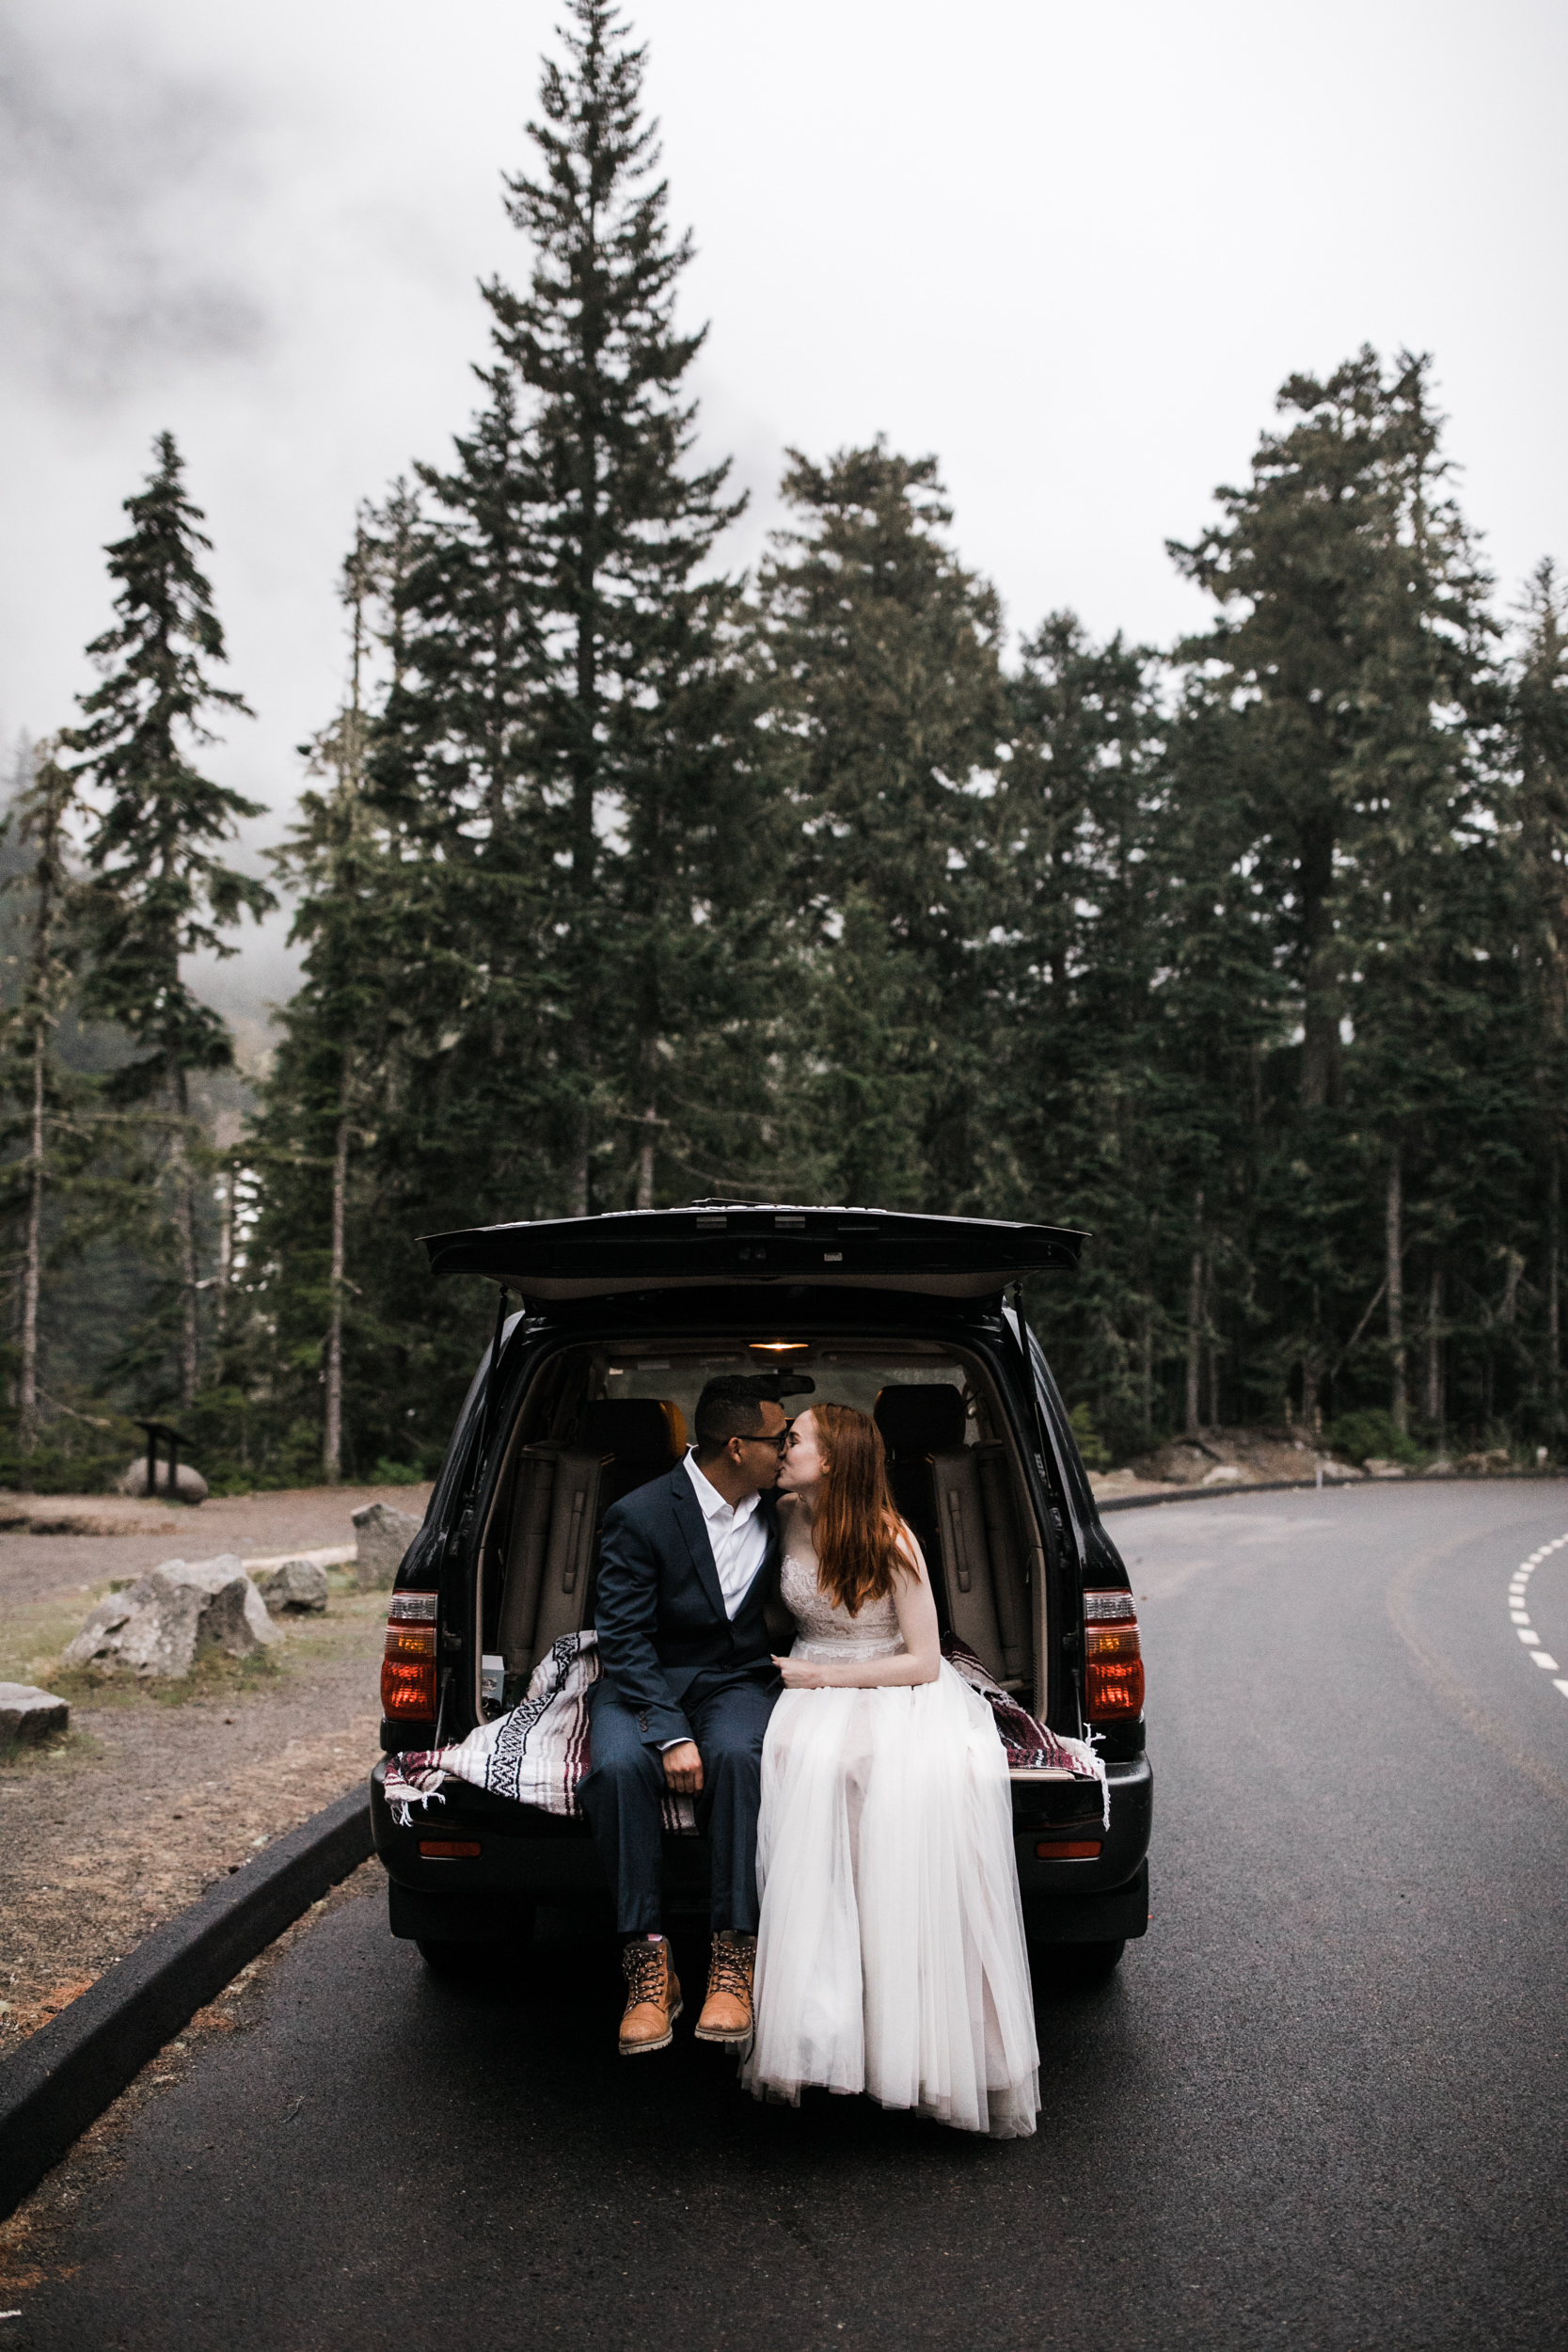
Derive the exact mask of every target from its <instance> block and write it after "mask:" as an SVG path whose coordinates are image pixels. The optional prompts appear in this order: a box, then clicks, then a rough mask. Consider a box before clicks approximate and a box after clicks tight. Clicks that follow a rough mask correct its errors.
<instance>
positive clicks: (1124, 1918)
mask: <svg viewBox="0 0 1568 2352" xmlns="http://www.w3.org/2000/svg"><path fill="white" fill-rule="evenodd" d="M385 1778H386V1766H385V1764H378V1765H377V1766H376V1768H375V1770H374V1772H372V1774H371V1820H372V1828H373V1832H374V1836H375V1850H376V1852H377V1853H378V1854H379V1855H380V1857H381V1860H382V1862H383V1864H384V1865H385V1867H386V1870H387V1875H388V1879H389V1880H390V1881H391V1929H392V1933H393V1934H394V1935H404V1936H418V1937H421V1938H423V1937H430V1938H433V1939H436V1940H442V1939H451V1940H457V1941H463V1942H467V1941H483V1940H488V1939H489V1938H491V1937H496V1938H503V1939H504V1938H505V1937H507V1936H509V1935H511V1934H514V1933H515V1932H516V1931H517V1930H518V1927H519V1925H520V1923H522V1922H523V1921H525V1920H526V1916H527V1913H528V1909H529V1907H530V1906H531V1904H534V1903H541V1902H543V1903H551V1904H567V1905H571V1906H574V1907H582V1908H587V1909H591V1910H594V1909H601V1908H602V1910H603V1911H604V1914H605V1916H606V1919H607V1922H608V1920H609V1919H610V1891H609V1888H608V1887H607V1885H606V1883H605V1876H604V1871H603V1868H602V1867H601V1866H600V1862H599V1857H598V1852H597V1850H596V1849H595V1847H594V1840H593V1836H592V1835H591V1833H590V1831H589V1827H588V1824H587V1822H586V1821H583V1820H565V1819H562V1818H561V1817H560V1816H557V1815H555V1814H547V1813H538V1812H535V1811H534V1810H533V1808H532V1807H531V1805H519V1804H513V1803H512V1802H511V1801H510V1799H508V1798H505V1797H494V1796H491V1795H489V1794H488V1793H487V1791H485V1790H484V1789H483V1788H468V1787H467V1786H466V1785H465V1784H464V1783H463V1782H461V1781H448V1783H447V1785H446V1787H445V1788H443V1789H442V1790H441V1792H440V1794H441V1801H440V1802H439V1803H436V1802H435V1801H433V1802H432V1803H430V1804H428V1805H419V1806H416V1807H414V1808H413V1818H412V1822H411V1825H410V1826H409V1827H408V1828H407V1829H401V1828H399V1826H398V1825H397V1823H396V1822H395V1821H394V1820H393V1819H392V1815H391V1808H390V1807H389V1806H388V1803H387V1797H386V1792H385V1789H384V1787H383V1782H384V1780H385ZM1108 1785H1109V1788H1110V1796H1111V1820H1110V1826H1109V1828H1106V1829H1101V1820H1100V1815H1099V1810H1098V1806H1097V1807H1096V1810H1095V1813H1094V1816H1093V1818H1092V1820H1085V1821H1083V1822H1082V1823H1079V1822H1077V1821H1076V1820H1074V1821H1071V1822H1067V1821H1064V1820H1062V1819H1061V1806H1062V1803H1063V1801H1064V1800H1066V1799H1068V1798H1069V1790H1068V1788H1066V1787H1064V1785H1063V1784H1060V1783H1057V1784H1055V1785H1054V1786H1050V1785H1048V1788H1047V1790H1046V1791H1044V1792H1041V1793H1040V1796H1039V1818H1038V1819H1037V1820H1034V1821H1032V1822H1030V1821H1028V1820H1027V1812H1028V1809H1029V1802H1030V1797H1029V1794H1026V1795H1025V1796H1023V1797H1019V1796H1016V1795H1015V1801H1014V1814H1015V1833H1016V1834H1015V1836H1014V1840H1013V1851H1014V1852H1015V1854H1016V1856H1017V1861H1018V1882H1019V1891H1020V1893H1021V1895H1022V1899H1023V1916H1024V1924H1025V1926H1026V1928H1027V1930H1028V1932H1029V1935H1030V1938H1031V1940H1032V1941H1035V1942H1039V1943H1069V1944H1078V1943H1100V1942H1106V1943H1110V1942H1120V1941H1122V1940H1124V1939H1126V1938H1128V1937H1131V1936H1136V1935H1142V1934H1143V1933H1144V1931H1145V1930H1146V1928H1147V1927H1148V1861H1147V1856H1148V1836H1149V1826H1150V1821H1151V1819H1152V1812H1153V1776H1152V1774H1151V1773H1150V1771H1149V1767H1148V1758H1147V1756H1139V1757H1137V1758H1136V1759H1133V1760H1132V1761H1129V1762H1127V1763H1122V1764H1112V1765H1110V1766H1109V1767H1108ZM1030 1793H1032V1792H1030ZM1095 1793H1096V1796H1098V1791H1096V1792H1095ZM1070 1799H1071V1803H1072V1804H1073V1807H1074V1811H1075V1812H1076V1811H1081V1810H1082V1808H1083V1804H1084V1802H1085V1792H1084V1791H1083V1790H1082V1788H1081V1785H1080V1787H1078V1788H1073V1789H1072V1790H1071V1791H1070ZM1069 1827H1070V1829H1071V1832H1072V1835H1073V1836H1074V1837H1078V1836H1082V1837H1083V1838H1084V1839H1085V1840H1088V1841H1092V1840H1093V1839H1094V1838H1095V1837H1097V1836H1098V1837H1099V1839H1100V1842H1101V1851H1100V1853H1099V1855H1098V1856H1096V1857H1095V1858H1094V1859H1092V1860H1085V1861H1075V1862H1042V1861H1040V1860H1039V1859H1038V1858H1037V1854H1036V1851H1035V1849H1036V1846H1037V1844H1038V1843H1040V1842H1041V1841H1042V1837H1043V1836H1050V1837H1056V1838H1059V1837H1060V1836H1062V1834H1063V1832H1064V1830H1066V1829H1068V1828H1069ZM431 1838H439V1839H443V1840H445V1839H469V1840H472V1841H475V1842H477V1843H478V1844H479V1845H480V1846H481V1847H482V1849H483V1851H481V1852H480V1853H479V1854H477V1855H473V1856H465V1857H459V1858H450V1859H449V1858H445V1857H443V1858H439V1859H437V1858H436V1857H433V1856H429V1855H425V1854H421V1853H420V1840H421V1839H431ZM664 1878H665V1898H666V1900H667V1902H668V1904H669V1906H670V1909H671V1911H672V1913H676V1914H678V1913H680V1912H684V1911H691V1912H698V1913H701V1914H703V1915H706V1911H707V1900H708V1851H707V1841H706V1839H705V1838H702V1837H666V1839H665V1841H664Z"/></svg>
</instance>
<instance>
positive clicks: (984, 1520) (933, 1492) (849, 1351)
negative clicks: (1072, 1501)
mask: <svg viewBox="0 0 1568 2352" xmlns="http://www.w3.org/2000/svg"><path fill="white" fill-rule="evenodd" d="M782 1366H787V1367H788V1368H789V1370H790V1371H792V1372H794V1373H795V1374H796V1375H799V1376H800V1377H802V1378H803V1379H809V1380H811V1381H812V1382H814V1383H815V1391H814V1392H813V1393H811V1394H806V1393H797V1394H793V1395H789V1396H787V1397H786V1398H785V1408H786V1410H787V1411H789V1412H790V1413H792V1414H793V1413H795V1412H799V1411H801V1410H803V1409H804V1408H805V1407H806V1406H809V1405H810V1404H812V1403H813V1402H816V1401H820V1402H823V1403H835V1404H844V1405H852V1406H856V1407H857V1408H858V1409H859V1410H861V1411H863V1412H870V1413H871V1414H873V1416H874V1417H875V1420H876V1422H877V1425H878V1427H879V1430H880V1431H881V1434H882V1438H883V1442H884V1444H885V1445H886V1448H887V1455H888V1470H889V1479H890V1484H891V1486H892V1489H893V1495H894V1500H895V1503H896V1505H897V1507H898V1509H899V1511H900V1512H901V1513H902V1515H903V1517H904V1518H905V1519H906V1520H907V1521H908V1522H909V1524H910V1526H911V1528H912V1530H913V1531H914V1534H915V1536H916V1538H917V1540H918V1541H919V1543H920V1546H921V1549H922V1550H923V1552H924V1554H925V1557H926V1561H927V1568H928V1570H929V1573H930V1577H931V1583H932V1588H933V1591H934V1593H935V1596H936V1602H937V1611H938V1614H939V1616H940V1618H941V1621H942V1629H943V1632H944V1633H947V1632H950V1633H952V1634H953V1635H955V1636H957V1638H958V1640H960V1641H962V1642H964V1643H966V1644H967V1645H968V1646H969V1647H970V1648H971V1649H972V1650H973V1651H974V1653H975V1655H976V1657H977V1658H978V1659H979V1660H980V1661H981V1663H982V1664H983V1665H984V1666H985V1667H986V1668H987V1670H988V1672H990V1674H991V1675H993V1676H994V1677H995V1678H996V1680H997V1681H998V1682H1001V1683H1003V1684H1004V1685H1005V1686H1006V1688H1007V1689H1009V1690H1012V1691H1016V1692H1020V1693H1021V1694H1022V1697H1023V1700H1024V1703H1025V1705H1028V1704H1029V1703H1030V1699H1031V1696H1032V1693H1033V1690H1034V1684H1035V1675H1036V1663H1035V1661H1036V1660H1037V1658H1038V1657H1039V1656H1040V1655H1041V1654H1042V1633H1041V1628H1040V1626H1039V1622H1038V1611H1039V1609H1040V1608H1041V1607H1042V1605H1043V1595H1044V1590H1045V1579H1044V1553H1043V1550H1042V1548H1041V1541H1040V1535H1039V1531H1038V1529H1037V1526H1036V1524H1035V1520H1034V1515H1033V1509H1032V1506H1031V1503H1030V1501H1029V1497H1028V1491H1027V1488H1026V1486H1025V1484H1024V1481H1023V1478H1022V1466H1021V1463H1020V1460H1019V1456H1018V1452H1017V1441H1016V1438H1015V1436H1014V1434H1013V1432H1012V1430H1011V1429H1010V1427H1009V1425H1008V1423H1007V1422H1006V1416H1005V1415H1004V1414H1003V1412H1002V1411H1001V1409H1000V1406H999V1403H998V1400H997V1398H996V1396H995V1393H994V1391H993V1389H992V1386H991V1383H990V1377H989V1375H987V1373H986V1371H985V1368H984V1366H983V1364H981V1363H980V1362H979V1361H978V1360H977V1359H969V1358H967V1357H965V1356H964V1355H963V1354H961V1352H959V1351H958V1350H954V1349H950V1348H948V1347H946V1346H943V1345H941V1344H938V1343H925V1342H921V1341H918V1340H911V1339H910V1338H908V1337H907V1336H902V1335H901V1336H899V1337H898V1338H896V1339H890V1340H888V1341H885V1342H879V1341H878V1340H876V1339H875V1338H870V1337H867V1338H861V1337H857V1338H856V1339H855V1340H854V1341H853V1342H828V1341H813V1342H802V1341H761V1342H758V1343H754V1345H752V1347H750V1348H744V1347H737V1348H736V1349H733V1350H730V1351H727V1352H726V1351H724V1350H721V1349H716V1348H715V1347H714V1346H713V1345H712V1344H711V1343H694V1342H692V1341H691V1340H689V1339H686V1340H684V1341H682V1340H678V1339H671V1340H670V1341H668V1342H663V1343H661V1342H659V1341H657V1339H643V1338H639V1339H637V1340H636V1341H631V1340H628V1341H626V1343H624V1344H620V1345H617V1344H613V1343H611V1344H608V1345H607V1344H606V1343H597V1344H594V1345H584V1344H578V1345H571V1344H567V1345H564V1346H562V1348H560V1349H559V1350H557V1351H556V1352H555V1353H554V1354H552V1355H551V1356H550V1357H549V1358H548V1359H546V1362H545V1363H544V1364H543V1365H542V1366H541V1367H540V1369H539V1371H538V1373H537V1374H536V1375H535V1376H534V1378H533V1380H532V1382H531V1386H530V1387H529V1389H528V1391H527V1392H526V1394H525V1395H524V1398H523V1401H522V1405H521V1408H520V1410H519V1412H518V1414H517V1417H516V1420H515V1423H514V1426H513V1429H512V1432H511V1435H510V1438H509V1440H508V1445H507V1452H506V1457H505V1460H504V1463H503V1465H502V1469H501V1473H500V1476H499V1480H498V1482H497V1486H496V1488H495V1493H494V1499H493V1502H492V1504H491V1508H490V1512H489V1515H488V1518H487V1521H486V1526H485V1532H484V1540H483V1545H482V1547H481V1554H480V1559H481V1565H480V1576H481V1590H480V1596H479V1622H480V1626H481V1629H482V1632H483V1642H482V1645H481V1646H482V1648H483V1652H484V1653H485V1654H486V1656H487V1658H488V1659H489V1660H490V1661H491V1664H492V1677H490V1678H487V1679H486V1681H485V1682H484V1685H483V1700H481V1699H480V1697H479V1694H478V1693H477V1692H476V1704H478V1705H479V1707H480V1712H481V1715H482V1717H483V1716H484V1715H491V1716H493V1715H495V1714H496V1713H498V1712H499V1711H500V1709H501V1708H502V1707H503V1706H505V1707H511V1706H515V1704H516V1703H517V1701H518V1700H519V1699H520V1698H521V1697H522V1695H523V1693H524V1692H525V1690H526V1688H527V1684H528V1677H529V1674H530V1672H531V1668H532V1667H533V1666H534V1664H535V1663H536V1662H537V1661H538V1660H539V1659H540V1658H542V1657H543V1656H544V1655H545V1653H546V1651H547V1650H548V1648H549V1646H550V1645H551V1644H552V1643H553V1642H555V1641H557V1640H559V1639H560V1637H561V1636H562V1634H563V1633H571V1632H576V1631H577V1630H578V1629H581V1628H583V1627H587V1626H591V1625H592V1624H593V1621H594V1581H595V1573H596V1568H597V1560H598V1546H599V1536H600V1531H601V1528H602V1526H603V1521H604V1516H605V1513H606V1512H607V1511H608V1510H609V1509H610V1505H611V1504H612V1503H614V1502H619V1501H620V1500H621V1498H622V1497H623V1496H625V1495H627V1494H630V1493H632V1492H633V1491H634V1490H635V1489H636V1488H637V1487H639V1486H643V1485H645V1484H646V1483H647V1482H648V1481H649V1480H650V1479H654V1478H658V1477H661V1476H663V1475H664V1474H665V1473H667V1472H668V1471H669V1470H673V1468H674V1466H675V1465H676V1463H678V1462H679V1461H680V1460H681V1458H682V1456H683V1454H685V1452H686V1446H687V1430H688V1426H689V1420H690V1416H691V1414H692V1413H693V1412H694V1410H695V1407H696V1402H697V1398H698V1396H699V1394H700V1393H701V1391H702V1388H703V1385H704V1383H705V1381H706V1380H707V1379H708V1378H710V1377H711V1376H712V1375H714V1374H716V1373H720V1372H728V1371H742V1370H755V1369H768V1370H773V1369H779V1368H781V1367H782ZM495 1661H499V1673H496V1672H495V1671H494V1668H495ZM478 1665H479V1661H477V1660H476V1672H477V1671H478Z"/></svg>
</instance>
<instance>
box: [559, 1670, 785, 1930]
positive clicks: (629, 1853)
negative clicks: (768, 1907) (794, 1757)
mask: <svg viewBox="0 0 1568 2352" xmlns="http://www.w3.org/2000/svg"><path fill="white" fill-rule="evenodd" d="M778 1695H779V1681H778V1676H777V1670H776V1669H775V1668H774V1667H773V1666H772V1665H770V1664H769V1665H768V1666H767V1667H766V1668H765V1669H757V1668H752V1669H751V1670H749V1671H747V1670H742V1671H740V1672H736V1671H735V1670H733V1669H730V1670H726V1669H722V1668H714V1669H713V1670H712V1671H710V1672H708V1673H705V1674H701V1675H699V1676H698V1677H697V1678H696V1680H695V1681H694V1682H693V1683H692V1684H691V1685H690V1686H689V1689H688V1690H687V1691H686V1692H685V1693H684V1694H683V1696H682V1699H681V1708H682V1711H683V1713H684V1714H685V1716H686V1720H687V1722H688V1723H689V1724H690V1725H691V1732H692V1737H693V1738H694V1740H696V1742H697V1751H698V1754H699V1755H700V1756H701V1757H702V1759H703V1793H702V1795H701V1796H700V1797H699V1798H698V1799H697V1827H698V1828H699V1829H700V1830H701V1831H702V1832H703V1834H704V1836H705V1837H706V1838H707V1841H708V1848H709V1851H710V1853H711V1855H712V1861H713V1900H712V1906H711V1916H712V1920H713V1925H714V1927H715V1928H716V1929H719V1928H741V1929H744V1930H745V1931H747V1932H748V1933H751V1934H754V1933H755V1931H756V1924H757V1814H758V1811H759V1810H760V1806H761V1800H762V1742H763V1739H764V1736H765V1735H766V1733H767V1730H768V1716H769V1715H770V1714H771V1713H772V1712H773V1702H774V1701H775V1699H776V1698H777V1697H778ZM588 1705H589V1719H590V1724H591V1726H592V1728H591V1731H590V1734H589V1739H590V1745H591V1748H592V1754H593V1764H592V1769H591V1770H590V1771H589V1772H588V1773H587V1775H586V1776H585V1778H584V1779H583V1781H582V1784H581V1789H580V1794H581V1797H582V1809H583V1811H584V1812H585V1813H586V1814H587V1816H588V1819H589V1821H590V1823H591V1825H592V1827H593V1831H594V1844H595V1845H596V1846H597V1847H598V1850H599V1858H600V1860H601V1861H602V1862H603V1864H604V1869H605V1876H606V1878H607V1879H608V1880H609V1882H610V1885H611V1886H612V1887H613V1888H614V1890H615V1915H616V1923H617V1925H618V1926H619V1927H620V1928H621V1930H622V1931H623V1932H624V1933H626V1934H627V1935H632V1934H636V1933H637V1932H639V1931H643V1930H648V1929H657V1928H661V1927H662V1926H663V1924H664V1921H663V1910H664V1901H663V1898H664V1843H663V1831H662V1828H661V1825H660V1821H659V1798H660V1795H661V1793H662V1791H663V1788H664V1785H665V1783H664V1758H663V1756H661V1755H660V1753H659V1751H658V1749H657V1747H650V1746H649V1745H647V1744H646V1742H645V1741H644V1740H643V1738H642V1734H641V1731H640V1730H639V1729H638V1724H637V1717H636V1716H635V1715H634V1714H633V1712H632V1710H631V1709H630V1708H629V1707H626V1706H624V1705H623V1704H622V1702H621V1700H620V1699H619V1698H617V1696H616V1695H615V1692H614V1689H613V1686H612V1685H611V1684H610V1682H609V1681H608V1680H607V1679H605V1678H602V1677H601V1679H600V1680H599V1681H597V1682H596V1683H595V1684H594V1688H593V1690H592V1692H590V1693H589V1701H588Z"/></svg>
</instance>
